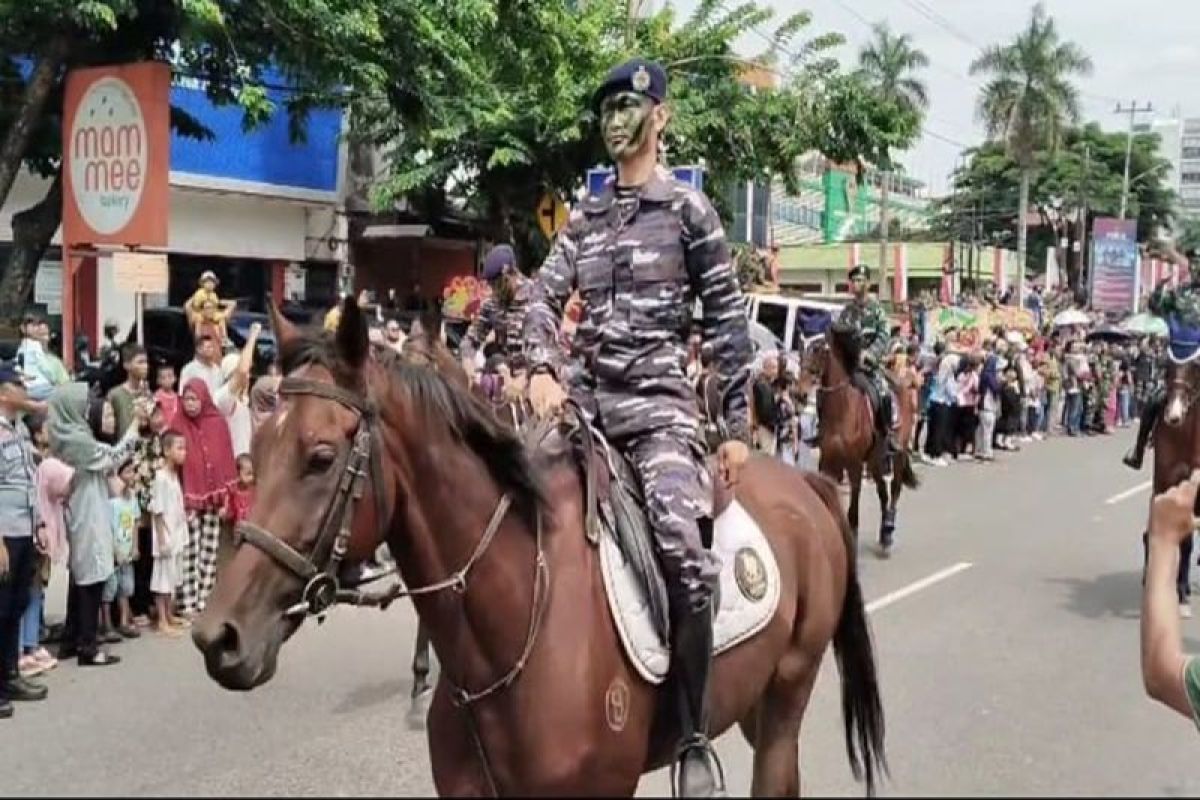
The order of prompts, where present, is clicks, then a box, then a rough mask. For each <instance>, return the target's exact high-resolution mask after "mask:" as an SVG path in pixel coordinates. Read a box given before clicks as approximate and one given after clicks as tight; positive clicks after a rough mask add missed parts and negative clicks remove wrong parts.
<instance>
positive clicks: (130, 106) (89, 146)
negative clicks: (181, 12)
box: [62, 61, 171, 247]
mask: <svg viewBox="0 0 1200 800" xmlns="http://www.w3.org/2000/svg"><path fill="white" fill-rule="evenodd" d="M170 92H171V68H170V66H169V65H167V64H164V63H161V62H157V61H147V62H141V63H137V64H120V65H116V66H108V67H95V68H93V69H77V70H72V71H71V72H70V73H68V74H67V88H66V98H65V101H64V105H63V128H62V135H63V142H62V151H63V170H62V174H63V189H64V191H63V241H64V242H65V243H66V244H67V245H75V244H92V245H95V244H120V245H142V246H154V247H166V245H167V217H168V177H169V170H170V166H169V165H170V159H169V153H168V150H169V149H170V141H171V140H170V113H171V112H170Z"/></svg>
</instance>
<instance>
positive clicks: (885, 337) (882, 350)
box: [838, 297, 896, 432]
mask: <svg viewBox="0 0 1200 800" xmlns="http://www.w3.org/2000/svg"><path fill="white" fill-rule="evenodd" d="M838 322H839V324H842V325H848V326H853V327H854V328H855V329H857V331H858V338H859V341H860V342H862V345H863V354H864V355H865V356H866V358H865V359H864V361H863V363H862V368H861V369H860V370H855V372H854V376H853V378H854V379H855V383H856V384H857V385H858V386H859V388H860V389H862V390H863V391H866V392H868V393H873V394H875V396H876V397H877V398H878V402H877V403H876V404H875V406H876V408H875V412H876V414H875V420H876V426H877V427H878V428H879V429H880V430H881V431H884V432H886V431H887V430H888V429H889V428H890V427H892V426H893V425H895V422H896V421H895V408H896V404H895V398H894V397H893V396H892V388H891V386H890V385H889V384H888V382H887V379H886V378H885V377H884V374H883V357H884V356H885V355H886V354H887V348H888V342H889V341H890V340H891V338H892V333H891V326H890V325H889V323H888V318H887V312H885V311H884V310H883V305H882V304H881V303H880V302H879V301H878V300H876V299H874V298H870V297H869V298H867V299H865V300H858V299H855V300H852V301H851V302H850V303H849V304H848V305H847V306H846V307H845V308H843V309H842V313H841V315H840V316H839V317H838ZM864 380H865V381H869V382H870V384H871V387H872V388H873V389H874V392H872V391H871V389H869V388H867V387H866V386H864V385H863V382H864Z"/></svg>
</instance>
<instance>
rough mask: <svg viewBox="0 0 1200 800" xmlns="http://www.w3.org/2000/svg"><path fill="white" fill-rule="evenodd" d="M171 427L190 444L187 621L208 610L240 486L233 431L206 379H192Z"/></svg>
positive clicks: (182, 602)
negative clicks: (227, 516) (229, 507)
mask: <svg viewBox="0 0 1200 800" xmlns="http://www.w3.org/2000/svg"><path fill="white" fill-rule="evenodd" d="M171 427H172V428H173V429H175V430H177V431H179V432H180V433H181V434H183V437H184V439H185V440H186V441H187V460H186V461H185V462H184V464H183V504H184V507H185V508H186V509H187V513H188V530H189V533H190V535H189V536H188V543H187V546H186V547H185V548H184V550H183V576H182V578H183V579H182V581H181V582H180V585H179V593H178V597H177V600H178V603H179V612H180V614H182V615H183V616H185V617H191V616H194V615H195V614H196V613H198V612H200V611H203V610H204V604H205V602H207V600H208V595H209V594H210V593H211V592H212V588H213V584H214V583H215V582H216V578H217V549H218V547H219V546H220V543H221V515H222V513H223V512H224V509H225V507H226V503H227V500H228V497H229V492H230V490H231V488H232V487H233V486H234V484H236V483H237V465H236V463H235V461H234V453H233V440H232V438H231V437H230V434H229V426H228V425H227V424H226V422H225V415H223V414H222V413H221V411H220V409H218V408H217V406H216V404H214V403H213V398H212V395H211V394H210V393H209V391H208V384H206V383H205V382H204V380H203V379H201V378H192V379H191V380H190V381H188V382H187V384H185V385H184V387H183V394H182V395H180V403H179V413H178V414H177V415H176V416H175V420H174V421H173V422H172V424H171Z"/></svg>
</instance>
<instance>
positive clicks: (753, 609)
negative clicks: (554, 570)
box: [600, 500, 779, 684]
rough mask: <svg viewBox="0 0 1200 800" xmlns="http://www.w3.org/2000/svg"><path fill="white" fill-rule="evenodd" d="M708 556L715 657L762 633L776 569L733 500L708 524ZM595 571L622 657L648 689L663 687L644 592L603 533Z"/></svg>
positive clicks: (664, 657)
mask: <svg viewBox="0 0 1200 800" xmlns="http://www.w3.org/2000/svg"><path fill="white" fill-rule="evenodd" d="M713 552H714V553H715V554H716V556H717V557H718V558H720V559H721V598H720V599H721V607H720V608H719V609H718V610H717V618H716V620H715V621H714V622H713V654H714V655H716V654H718V653H723V652H724V651H726V650H729V649H731V648H733V647H736V646H737V645H739V644H741V643H742V642H744V641H745V640H746V639H749V638H750V637H751V636H754V635H755V634H756V633H758V632H759V631H761V630H762V629H763V628H764V627H766V625H767V623H768V622H769V621H770V619H771V617H772V616H773V615H774V614H775V609H776V608H777V607H778V606H779V564H778V563H777V562H776V561H775V554H774V553H772V552H771V545H770V544H769V543H768V542H767V538H766V537H765V536H764V535H763V532H762V530H761V529H760V528H759V527H758V523H757V522H755V521H754V519H753V517H751V516H750V514H749V513H747V511H746V509H744V508H743V507H742V505H741V504H740V503H738V502H737V501H736V500H735V501H734V502H733V503H732V504H730V506H729V508H727V509H726V510H725V511H724V513H722V514H721V516H719V517H717V519H716V520H715V521H714V523H713ZM600 571H601V573H602V574H603V576H604V588H605V590H606V593H607V595H608V607H609V610H610V611H611V612H612V616H613V619H614V620H615V621H616V625H617V635H618V636H619V637H620V639H621V643H622V644H623V645H624V646H625V654H626V655H627V656H628V657H629V660H630V662H632V663H633V666H634V668H635V669H637V671H638V673H639V674H641V676H642V677H643V678H645V679H646V680H647V681H648V682H649V683H652V684H658V683H662V681H663V680H664V679H665V678H666V676H667V668H668V666H669V665H670V662H671V652H670V649H669V647H668V645H667V643H665V642H663V641H662V639H661V638H660V637H659V635H658V632H657V631H656V630H655V628H654V623H653V622H652V621H651V619H650V609H649V605H648V604H647V602H646V591H645V589H643V588H642V585H641V583H640V582H639V581H638V578H637V576H636V574H635V573H634V572H633V570H632V569H631V568H630V566H629V563H628V562H627V561H626V560H625V556H624V554H623V553H622V552H621V548H620V547H619V546H618V545H617V542H616V540H615V539H614V538H613V536H612V535H611V534H609V533H607V532H606V533H605V534H604V535H603V536H601V537H600Z"/></svg>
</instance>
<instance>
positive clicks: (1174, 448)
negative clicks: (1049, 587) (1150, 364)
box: [1123, 274, 1200, 613]
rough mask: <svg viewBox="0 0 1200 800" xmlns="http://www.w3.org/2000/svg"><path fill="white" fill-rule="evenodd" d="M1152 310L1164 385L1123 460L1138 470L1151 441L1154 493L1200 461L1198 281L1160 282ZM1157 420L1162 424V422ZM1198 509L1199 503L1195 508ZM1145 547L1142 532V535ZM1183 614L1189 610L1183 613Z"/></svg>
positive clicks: (1180, 580) (1183, 594)
mask: <svg viewBox="0 0 1200 800" xmlns="http://www.w3.org/2000/svg"><path fill="white" fill-rule="evenodd" d="M1150 310H1151V311H1152V312H1153V313H1156V314H1159V315H1160V316H1163V317H1164V318H1165V319H1166V321H1167V328H1168V331H1169V342H1168V347H1167V355H1168V359H1167V372H1166V385H1165V386H1164V387H1162V388H1161V389H1159V390H1157V391H1155V392H1154V394H1153V395H1152V396H1151V398H1150V399H1149V400H1148V401H1147V403H1146V406H1145V408H1144V409H1143V411H1142V418H1141V424H1140V426H1139V428H1138V436H1137V442H1136V443H1135V444H1134V447H1133V450H1131V451H1130V452H1129V453H1128V454H1127V455H1126V456H1125V458H1124V459H1123V460H1124V462H1125V464H1126V465H1127V466H1129V467H1132V468H1134V469H1140V468H1141V466H1142V459H1143V456H1144V452H1145V448H1146V445H1147V444H1148V443H1149V441H1150V437H1151V436H1153V442H1154V494H1156V495H1157V494H1159V493H1161V492H1164V491H1166V490H1167V489H1169V488H1171V487H1172V486H1174V485H1176V484H1178V483H1179V482H1180V481H1182V480H1185V479H1186V478H1187V477H1188V475H1189V474H1191V471H1192V469H1193V468H1195V467H1197V466H1200V407H1198V406H1197V403H1196V399H1197V397H1198V396H1200V281H1197V280H1196V275H1195V274H1193V277H1192V280H1191V281H1190V282H1189V283H1188V284H1186V285H1184V286H1182V287H1180V288H1178V289H1168V288H1166V287H1159V288H1158V289H1157V290H1156V291H1155V292H1154V294H1153V295H1152V297H1151V299H1150ZM1160 423H1161V424H1160ZM1197 511H1198V513H1200V507H1198V509H1197ZM1142 542H1143V546H1145V543H1146V535H1145V533H1143V534H1142ZM1191 552H1192V541H1191V538H1190V537H1189V538H1188V539H1187V540H1185V541H1184V542H1183V543H1182V544H1181V545H1180V559H1179V573H1178V576H1177V579H1176V593H1177V595H1178V599H1179V603H1180V608H1181V609H1187V608H1188V606H1187V602H1186V601H1187V597H1188V595H1189V594H1190V591H1189V587H1188V579H1187V576H1188V567H1189V559H1190V558H1191ZM1184 613H1187V612H1184Z"/></svg>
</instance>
